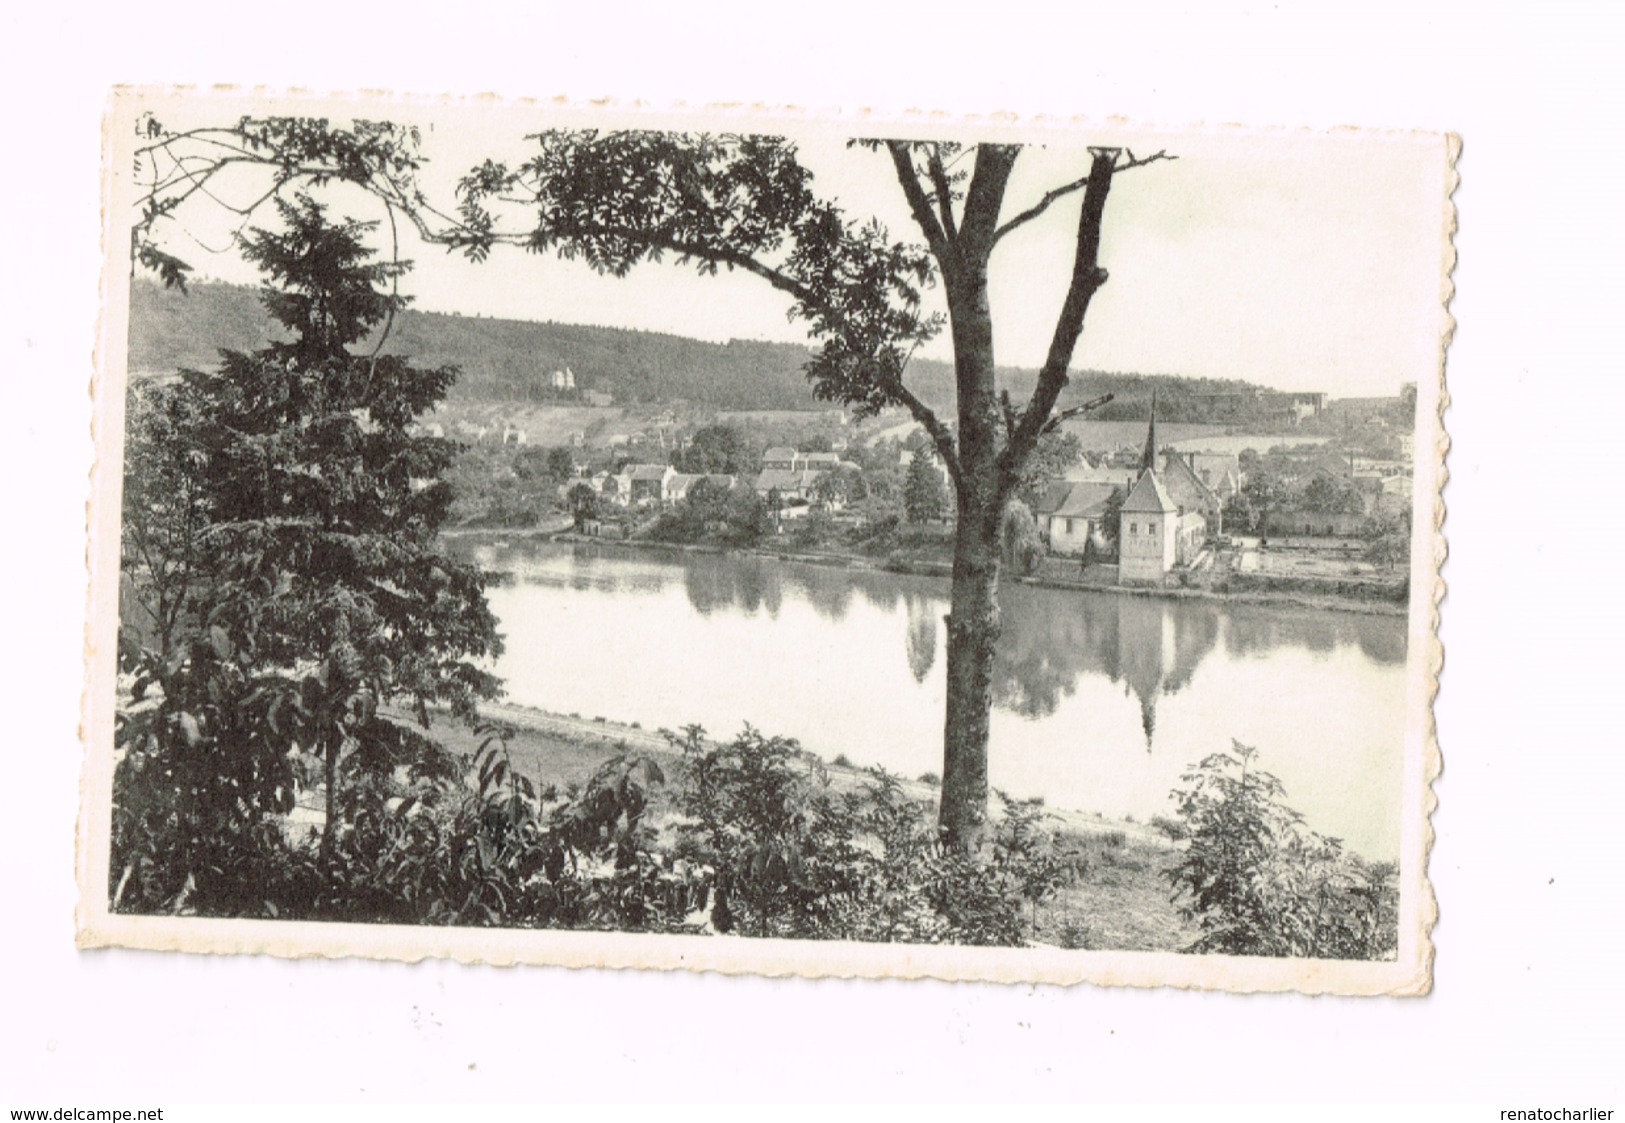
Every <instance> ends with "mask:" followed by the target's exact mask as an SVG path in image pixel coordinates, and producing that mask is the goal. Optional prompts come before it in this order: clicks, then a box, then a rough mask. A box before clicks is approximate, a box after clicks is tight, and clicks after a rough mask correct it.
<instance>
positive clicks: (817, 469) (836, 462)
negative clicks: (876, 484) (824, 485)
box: [754, 448, 857, 504]
mask: <svg viewBox="0 0 1625 1123" xmlns="http://www.w3.org/2000/svg"><path fill="white" fill-rule="evenodd" d="M840 468H852V469H854V470H855V469H856V468H857V465H856V464H851V463H848V462H847V461H844V460H842V459H841V458H840V455H839V454H838V453H833V452H797V451H796V450H795V449H793V448H770V449H768V450H767V451H766V452H764V453H762V470H761V472H760V473H758V474H757V476H756V481H755V484H754V486H755V488H756V494H758V495H760V496H761V497H762V498H764V499H765V498H767V497H768V496H769V495H771V494H772V493H774V492H777V493H778V495H779V498H780V499H781V500H794V501H796V502H797V503H798V504H799V503H801V502H806V503H811V502H812V501H813V498H814V487H815V485H816V484H817V483H818V478H819V477H820V476H823V475H825V474H826V473H829V472H833V471H836V470H837V469H840Z"/></svg>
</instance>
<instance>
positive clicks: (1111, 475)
mask: <svg viewBox="0 0 1625 1123" xmlns="http://www.w3.org/2000/svg"><path fill="white" fill-rule="evenodd" d="M1139 475H1140V472H1139V466H1138V465H1137V464H1136V465H1134V466H1133V467H1114V466H1113V465H1111V464H1108V463H1102V464H1101V465H1100V467H1098V468H1097V467H1095V466H1093V465H1092V464H1090V463H1089V462H1088V461H1083V462H1082V463H1079V464H1074V465H1072V467H1070V468H1068V469H1067V470H1066V471H1065V472H1062V473H1061V479H1063V480H1065V481H1066V482H1067V483H1075V484H1104V485H1106V486H1107V487H1120V488H1122V489H1123V491H1124V492H1127V491H1128V489H1129V488H1131V487H1133V486H1134V481H1135V480H1136V479H1138V478H1139Z"/></svg>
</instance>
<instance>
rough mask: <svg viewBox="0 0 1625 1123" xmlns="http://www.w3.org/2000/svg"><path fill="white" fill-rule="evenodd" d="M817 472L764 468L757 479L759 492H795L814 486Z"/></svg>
mask: <svg viewBox="0 0 1625 1123" xmlns="http://www.w3.org/2000/svg"><path fill="white" fill-rule="evenodd" d="M817 476H818V473H816V472H802V471H792V470H790V469H789V468H764V469H762V474H761V475H759V476H757V477H756V490H757V491H772V490H773V489H774V488H778V489H779V490H780V491H795V490H797V489H800V488H804V487H810V486H812V481H813V480H814V479H816V478H817Z"/></svg>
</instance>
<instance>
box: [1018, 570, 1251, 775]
mask: <svg viewBox="0 0 1625 1123" xmlns="http://www.w3.org/2000/svg"><path fill="white" fill-rule="evenodd" d="M999 596H1000V602H1001V609H1002V614H1003V617H1004V629H1003V631H1002V633H1001V634H1000V637H999V648H998V652H997V654H996V657H995V659H994V668H993V670H994V674H993V697H994V701H995V702H996V703H997V704H998V706H999V707H1000V708H1001V709H1005V710H1009V711H1012V712H1014V713H1018V714H1020V715H1022V716H1023V717H1047V716H1048V715H1050V714H1053V713H1054V712H1055V711H1056V709H1057V708H1058V706H1059V704H1060V701H1061V699H1062V698H1064V697H1066V696H1068V695H1070V694H1072V693H1073V691H1074V690H1075V689H1076V686H1077V684H1078V682H1080V681H1081V680H1082V679H1084V678H1086V677H1091V676H1096V677H1100V678H1104V679H1106V680H1107V681H1108V682H1111V683H1113V684H1114V685H1115V684H1118V683H1121V684H1122V686H1123V691H1124V697H1125V698H1128V697H1133V698H1134V700H1135V702H1136V703H1137V704H1138V706H1139V710H1140V726H1141V729H1142V730H1143V731H1144V736H1145V741H1146V747H1147V748H1149V747H1150V745H1151V743H1152V741H1153V740H1154V738H1155V734H1156V725H1157V705H1158V703H1159V702H1160V701H1161V700H1162V699H1163V698H1164V697H1165V696H1167V695H1172V694H1177V693H1178V692H1179V691H1180V690H1182V689H1184V687H1185V686H1186V685H1187V684H1188V683H1189V682H1190V680H1191V677H1192V676H1193V675H1194V674H1195V672H1196V668H1197V667H1198V666H1199V665H1200V664H1201V662H1202V660H1203V659H1205V658H1206V657H1207V656H1208V654H1209V653H1211V652H1212V651H1213V649H1214V647H1215V646H1216V644H1217V642H1218V636H1219V612H1218V610H1217V609H1216V608H1215V607H1214V606H1212V605H1206V604H1191V603H1182V604H1171V603H1169V602H1167V601H1163V600H1158V599H1154V598H1149V597H1136V596H1127V595H1123V594H1093V593H1082V594H1080V593H1069V592H1060V591H1058V590H1050V589H1035V588H1032V587H1028V586H1006V587H1005V588H1003V589H1001V590H1000V592H999Z"/></svg>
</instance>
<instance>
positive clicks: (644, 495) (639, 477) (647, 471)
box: [625, 464, 677, 507]
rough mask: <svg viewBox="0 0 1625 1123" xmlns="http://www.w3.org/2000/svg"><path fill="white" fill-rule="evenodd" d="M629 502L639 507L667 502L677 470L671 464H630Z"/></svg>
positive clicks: (628, 476)
mask: <svg viewBox="0 0 1625 1123" xmlns="http://www.w3.org/2000/svg"><path fill="white" fill-rule="evenodd" d="M625 474H626V479H627V488H626V492H627V502H629V503H630V504H631V505H632V506H634V507H637V506H641V505H643V504H645V503H649V504H654V505H659V504H663V503H665V502H666V499H667V493H666V489H667V488H668V487H669V486H670V484H671V480H672V477H673V476H675V475H677V469H676V468H673V467H672V466H671V465H670V464H628V465H627V466H626V470H625Z"/></svg>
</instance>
